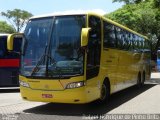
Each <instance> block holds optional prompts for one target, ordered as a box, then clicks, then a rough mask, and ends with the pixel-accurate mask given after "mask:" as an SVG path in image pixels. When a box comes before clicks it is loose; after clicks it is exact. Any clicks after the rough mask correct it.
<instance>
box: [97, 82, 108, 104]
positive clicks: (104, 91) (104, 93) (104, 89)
mask: <svg viewBox="0 0 160 120" xmlns="http://www.w3.org/2000/svg"><path fill="white" fill-rule="evenodd" d="M109 97H110V85H109V83H107V82H106V81H104V82H103V84H102V87H101V93H100V99H99V102H100V103H101V104H102V103H107V102H108V101H109Z"/></svg>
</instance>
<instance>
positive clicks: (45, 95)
mask: <svg viewBox="0 0 160 120" xmlns="http://www.w3.org/2000/svg"><path fill="white" fill-rule="evenodd" d="M42 98H53V96H52V94H42Z"/></svg>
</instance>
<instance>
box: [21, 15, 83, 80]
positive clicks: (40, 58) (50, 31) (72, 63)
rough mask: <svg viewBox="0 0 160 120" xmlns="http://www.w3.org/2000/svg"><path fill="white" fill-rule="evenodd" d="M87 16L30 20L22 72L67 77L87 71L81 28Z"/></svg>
mask: <svg viewBox="0 0 160 120" xmlns="http://www.w3.org/2000/svg"><path fill="white" fill-rule="evenodd" d="M83 27H85V16H82V15H78V16H59V17H50V18H43V19H33V20H30V21H29V23H28V25H27V27H26V30H25V33H24V34H25V39H26V41H27V47H26V49H25V54H24V55H23V56H22V62H21V63H22V64H21V74H22V75H24V76H28V77H30V76H31V77H64V76H75V75H82V74H83V59H84V55H83V51H82V49H81V44H80V43H81V29H82V28H83Z"/></svg>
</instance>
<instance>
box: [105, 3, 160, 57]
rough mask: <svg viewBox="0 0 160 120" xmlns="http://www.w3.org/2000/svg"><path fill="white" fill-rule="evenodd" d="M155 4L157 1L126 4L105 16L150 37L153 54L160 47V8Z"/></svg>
mask: <svg viewBox="0 0 160 120" xmlns="http://www.w3.org/2000/svg"><path fill="white" fill-rule="evenodd" d="M114 1H119V2H122V1H126V0H114ZM128 1H129V2H131V1H132V0H128ZM157 1H158V0H157ZM155 2H156V0H145V1H144V0H143V1H142V2H140V3H132V4H126V5H124V6H123V7H122V8H121V9H118V10H116V11H114V12H112V13H110V14H107V15H105V16H106V17H108V18H110V19H112V20H114V21H117V22H119V23H120V24H123V25H124V26H127V27H129V28H131V29H133V30H135V31H137V32H139V33H141V34H143V35H146V36H148V37H149V39H150V40H151V41H152V53H156V51H157V49H158V47H159V46H160V7H157V5H159V4H158V2H156V3H155ZM154 58H155V57H154Z"/></svg>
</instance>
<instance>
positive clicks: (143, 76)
mask: <svg viewBox="0 0 160 120" xmlns="http://www.w3.org/2000/svg"><path fill="white" fill-rule="evenodd" d="M145 80H146V74H145V72H143V75H142V81H141V86H143V85H144V82H145Z"/></svg>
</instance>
